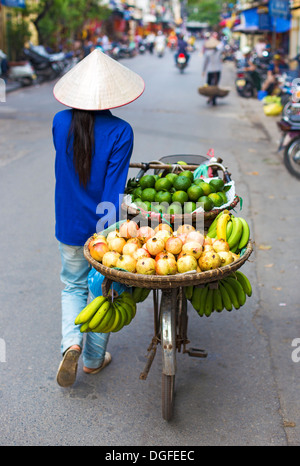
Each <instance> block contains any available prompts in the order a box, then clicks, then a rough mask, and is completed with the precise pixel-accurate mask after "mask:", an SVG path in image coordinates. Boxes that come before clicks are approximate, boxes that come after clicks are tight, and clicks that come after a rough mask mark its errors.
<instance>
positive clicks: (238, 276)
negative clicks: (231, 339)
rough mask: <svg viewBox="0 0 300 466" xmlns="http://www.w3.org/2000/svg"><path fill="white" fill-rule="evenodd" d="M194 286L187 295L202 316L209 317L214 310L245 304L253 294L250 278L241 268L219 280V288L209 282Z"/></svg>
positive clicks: (235, 307)
mask: <svg viewBox="0 0 300 466" xmlns="http://www.w3.org/2000/svg"><path fill="white" fill-rule="evenodd" d="M187 288H190V287H186V289H187ZM192 288H193V290H192V291H191V290H190V289H189V290H187V291H186V293H185V295H186V297H187V299H189V301H191V304H192V306H193V308H194V309H195V310H196V311H197V313H198V314H199V316H200V317H202V316H204V315H205V316H206V317H209V316H210V315H211V313H212V312H214V311H216V312H221V311H223V309H226V310H227V311H232V309H233V308H234V309H239V308H240V307H242V306H243V305H244V304H245V302H246V298H247V296H248V297H250V296H251V295H252V287H251V284H250V281H249V279H248V278H247V277H246V275H245V274H243V273H242V272H240V271H239V270H237V271H235V272H233V273H232V274H231V275H229V276H228V277H226V278H222V279H221V280H219V281H218V288H210V286H209V284H206V285H204V286H203V287H202V288H200V287H192ZM186 289H185V290H186Z"/></svg>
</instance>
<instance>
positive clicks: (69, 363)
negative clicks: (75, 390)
mask: <svg viewBox="0 0 300 466" xmlns="http://www.w3.org/2000/svg"><path fill="white" fill-rule="evenodd" d="M80 354H81V351H79V350H78V349H74V348H73V349H71V348H69V349H68V350H67V351H66V352H65V353H64V357H63V360H62V361H61V363H60V365H59V368H58V371H57V375H56V381H57V383H58V385H60V386H61V387H70V386H71V385H73V383H74V382H75V380H76V374H77V367H78V359H79V356H80Z"/></svg>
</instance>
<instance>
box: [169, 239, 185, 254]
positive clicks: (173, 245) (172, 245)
mask: <svg viewBox="0 0 300 466" xmlns="http://www.w3.org/2000/svg"><path fill="white" fill-rule="evenodd" d="M182 248H183V242H182V240H181V239H180V238H179V237H178V236H171V237H170V238H168V239H167V241H166V250H167V251H168V252H171V253H172V254H179V253H180V252H181V250H182Z"/></svg>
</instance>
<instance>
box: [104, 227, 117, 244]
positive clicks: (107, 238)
mask: <svg viewBox="0 0 300 466" xmlns="http://www.w3.org/2000/svg"><path fill="white" fill-rule="evenodd" d="M119 236H120V235H119V230H113V231H110V232H109V233H108V235H107V237H106V242H107V243H109V242H110V241H111V240H112V239H113V238H117V237H119Z"/></svg>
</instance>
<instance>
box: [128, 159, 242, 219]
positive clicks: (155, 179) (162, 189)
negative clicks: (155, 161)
mask: <svg viewBox="0 0 300 466" xmlns="http://www.w3.org/2000/svg"><path fill="white" fill-rule="evenodd" d="M217 165H219V166H220V167H221V169H222V170H223V177H222V178H221V177H220V176H215V175H216V174H215V173H214V171H213V169H212V167H209V166H208V165H207V166H205V165H201V166H200V167H199V168H200V169H201V170H200V171H198V169H196V170H194V171H191V170H188V169H183V168H182V165H175V166H173V168H172V170H176V171H171V168H170V169H169V170H168V169H166V170H162V171H161V173H159V174H147V173H146V174H144V175H143V176H142V177H141V178H140V179H137V178H130V179H129V180H128V182H127V186H126V189H125V198H124V202H123V210H125V211H127V212H128V213H135V214H136V213H138V212H139V213H141V214H143V215H148V216H149V214H150V215H151V217H155V216H156V217H157V218H160V217H161V218H163V219H166V220H167V221H169V222H170V223H173V222H174V218H178V216H182V215H185V216H186V215H188V214H189V215H191V217H192V218H195V215H196V214H197V215H200V214H201V213H202V214H203V215H204V217H205V218H214V217H215V216H216V215H217V214H218V213H219V212H220V211H221V210H224V209H225V208H227V209H229V210H230V209H232V208H233V207H235V206H236V205H237V203H238V202H239V197H238V196H237V195H236V193H235V187H234V182H232V181H231V180H230V177H229V175H226V177H225V175H224V173H225V171H226V169H225V167H224V166H222V165H220V164H217ZM178 167H180V169H179V168H178ZM204 167H205V168H204ZM203 170H205V171H204V172H203ZM157 171H158V170H157ZM201 173H203V174H201Z"/></svg>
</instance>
